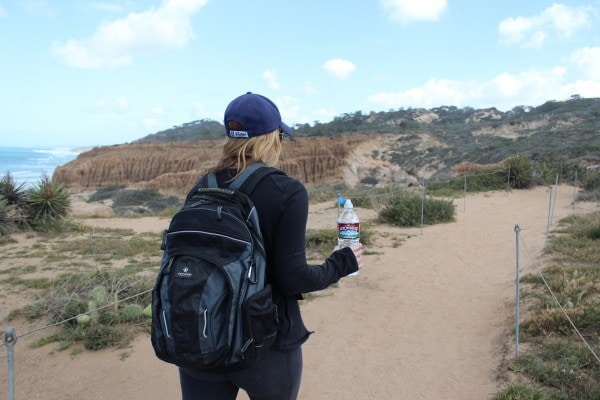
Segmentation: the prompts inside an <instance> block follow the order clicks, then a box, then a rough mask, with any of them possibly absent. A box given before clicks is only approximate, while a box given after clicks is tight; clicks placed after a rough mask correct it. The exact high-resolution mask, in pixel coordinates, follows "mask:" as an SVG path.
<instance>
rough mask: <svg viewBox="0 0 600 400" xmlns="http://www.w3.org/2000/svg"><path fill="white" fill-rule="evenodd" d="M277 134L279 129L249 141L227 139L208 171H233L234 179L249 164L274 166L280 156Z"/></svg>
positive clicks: (279, 142)
mask: <svg viewBox="0 0 600 400" xmlns="http://www.w3.org/2000/svg"><path fill="white" fill-rule="evenodd" d="M279 132H280V131H279V129H276V130H274V131H273V132H271V133H266V134H264V135H260V136H255V137H253V138H249V139H244V138H230V137H228V138H227V139H225V144H224V145H223V154H222V155H221V158H220V159H219V161H218V162H217V165H216V166H215V167H214V168H212V169H211V170H210V171H211V172H214V173H217V172H220V171H223V170H226V169H235V170H236V171H237V173H236V175H235V176H234V177H233V178H232V179H234V178H235V177H237V176H238V175H239V174H241V173H242V171H243V170H244V169H246V167H247V166H248V165H250V164H254V163H257V162H264V163H266V164H268V165H271V166H274V165H276V164H277V162H278V161H279V156H280V155H281V140H280V139H279Z"/></svg>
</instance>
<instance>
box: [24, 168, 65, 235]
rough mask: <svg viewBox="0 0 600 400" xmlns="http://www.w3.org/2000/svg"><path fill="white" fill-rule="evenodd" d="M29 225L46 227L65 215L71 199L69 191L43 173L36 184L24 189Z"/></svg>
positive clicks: (40, 227)
mask: <svg viewBox="0 0 600 400" xmlns="http://www.w3.org/2000/svg"><path fill="white" fill-rule="evenodd" d="M26 195H27V203H28V206H29V217H30V222H31V225H32V226H33V227H35V228H38V229H46V228H50V227H52V226H53V225H55V224H56V223H57V222H59V221H61V220H62V219H64V218H65V217H66V216H67V212H68V211H69V206H70V204H71V200H70V198H69V193H68V192H67V191H66V189H65V188H64V187H63V186H62V185H61V184H59V183H54V182H52V180H51V179H50V178H49V177H48V176H47V175H43V176H42V178H41V179H40V181H39V182H38V184H37V186H34V187H33V188H30V189H28V190H27V191H26Z"/></svg>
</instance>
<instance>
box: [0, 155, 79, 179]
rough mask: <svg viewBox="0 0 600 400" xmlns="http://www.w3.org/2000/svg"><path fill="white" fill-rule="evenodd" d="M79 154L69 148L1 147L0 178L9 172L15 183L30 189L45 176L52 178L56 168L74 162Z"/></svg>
mask: <svg viewBox="0 0 600 400" xmlns="http://www.w3.org/2000/svg"><path fill="white" fill-rule="evenodd" d="M79 153H80V150H76V149H68V148H51V147H40V148H28V147H0V176H1V177H4V176H6V173H7V172H9V173H10V175H11V176H12V178H13V180H14V181H15V183H17V184H18V185H20V184H25V187H29V186H31V185H35V184H37V183H38V182H39V181H40V179H41V178H42V176H43V175H44V174H46V175H48V176H49V177H50V178H52V174H53V173H54V170H55V169H56V167H58V166H60V165H63V164H66V163H68V162H69V161H71V160H74V159H75V158H76V157H77V155H78V154H79Z"/></svg>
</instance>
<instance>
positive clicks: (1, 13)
mask: <svg viewBox="0 0 600 400" xmlns="http://www.w3.org/2000/svg"><path fill="white" fill-rule="evenodd" d="M5 15H6V10H4V7H2V4H0V18H2V17H4V16H5Z"/></svg>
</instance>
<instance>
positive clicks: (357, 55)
mask: <svg viewBox="0 0 600 400" xmlns="http://www.w3.org/2000/svg"><path fill="white" fill-rule="evenodd" d="M248 91H251V92H254V93H259V94H262V95H265V96H267V97H269V98H270V99H272V100H273V101H274V102H275V103H276V104H277V105H278V106H279V109H280V111H281V114H282V117H283V120H284V122H286V123H287V124H288V125H295V124H305V123H309V124H311V125H312V124H314V123H315V121H319V122H321V123H325V122H328V121H331V120H332V119H333V118H334V117H336V116H341V115H342V114H346V113H354V112H356V111H362V112H363V113H370V112H372V111H375V112H378V111H389V110H392V109H394V110H397V109H408V108H433V107H438V106H457V107H467V106H468V107H473V108H486V107H496V108H498V109H499V110H502V111H508V110H510V109H512V108H514V107H516V106H538V105H541V104H543V103H545V102H546V101H548V100H566V99H569V98H570V97H571V96H573V95H579V96H581V97H600V0H582V1H562V2H552V1H542V0H529V1H523V0H504V1H481V0H419V1H416V0H346V1H341V0H326V1H317V0H305V1H302V0H294V1H291V0H253V1H248V0H162V1H161V0H135V1H134V0H126V1H119V0H113V1H111V0H105V1H95V0H12V1H8V0H0V146H2V147H7V146H23V147H40V146H56V147H60V146H68V147H78V146H81V147H83V146H98V145H113V144H121V143H128V142H131V141H134V140H136V139H139V138H141V137H144V136H146V135H148V134H152V133H155V132H158V131H161V130H164V129H168V128H171V127H173V126H176V125H181V124H184V123H188V122H192V121H196V120H200V119H212V120H216V121H220V122H222V118H223V112H224V110H225V108H226V107H227V104H228V103H229V102H230V101H231V100H233V99H234V98H235V97H237V96H239V95H241V94H244V93H246V92H248Z"/></svg>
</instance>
